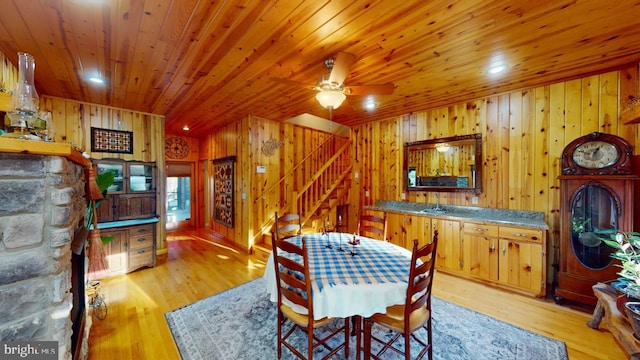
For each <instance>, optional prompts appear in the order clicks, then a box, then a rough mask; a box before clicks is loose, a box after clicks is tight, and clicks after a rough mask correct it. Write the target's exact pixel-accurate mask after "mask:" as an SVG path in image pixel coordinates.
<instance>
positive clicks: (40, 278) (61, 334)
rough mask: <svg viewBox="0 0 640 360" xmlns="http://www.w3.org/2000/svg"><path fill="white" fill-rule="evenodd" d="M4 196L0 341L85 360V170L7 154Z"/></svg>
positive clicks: (0, 210)
mask: <svg viewBox="0 0 640 360" xmlns="http://www.w3.org/2000/svg"><path fill="white" fill-rule="evenodd" d="M42 145H46V144H42ZM0 189H1V191H0V319H2V321H0V342H7V341H57V342H58V358H59V359H72V358H73V357H74V354H80V355H79V357H81V358H86V354H87V338H88V330H87V331H85V330H84V327H85V321H84V319H85V318H86V315H85V311H84V306H85V301H86V300H85V296H84V275H85V273H86V265H85V264H86V261H85V259H86V258H85V255H84V251H83V249H84V244H83V242H80V243H78V240H79V239H78V236H77V234H79V233H80V231H78V230H79V229H82V225H83V219H84V214H85V211H86V201H85V198H84V193H85V182H84V168H83V167H82V166H81V165H79V164H77V163H76V162H73V161H71V160H69V159H68V158H66V157H63V156H45V155H30V154H20V153H4V152H2V153H0ZM74 238H75V239H76V241H75V242H74ZM80 240H81V239H80ZM72 245H73V246H72ZM72 248H73V249H75V252H76V253H78V254H79V255H74V256H72ZM72 282H73V283H74V286H73V287H72ZM72 317H73V318H74V319H72ZM88 325H90V322H87V326H88ZM87 328H88V327H87ZM74 333H75V334H74ZM72 337H73V338H74V341H73V343H76V342H77V343H78V346H77V347H75V345H74V344H72ZM78 337H79V339H78ZM76 339H78V340H77V341H76ZM74 347H75V348H74Z"/></svg>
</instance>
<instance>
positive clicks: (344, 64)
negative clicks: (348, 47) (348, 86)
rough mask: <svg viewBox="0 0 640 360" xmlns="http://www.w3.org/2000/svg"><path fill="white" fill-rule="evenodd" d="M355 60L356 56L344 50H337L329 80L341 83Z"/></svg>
mask: <svg viewBox="0 0 640 360" xmlns="http://www.w3.org/2000/svg"><path fill="white" fill-rule="evenodd" d="M355 62H356V56H355V55H353V54H350V53H346V52H339V53H337V54H336V56H334V58H333V69H331V74H330V75H329V81H330V82H332V83H336V84H338V85H342V83H344V79H346V78H347V75H349V69H351V66H353V64H354V63H355Z"/></svg>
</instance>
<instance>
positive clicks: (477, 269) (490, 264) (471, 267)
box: [462, 222, 499, 281]
mask: <svg viewBox="0 0 640 360" xmlns="http://www.w3.org/2000/svg"><path fill="white" fill-rule="evenodd" d="M498 234H499V230H498V226H497V225H488V224H481V223H471V222H465V223H464V224H463V235H462V241H463V244H464V245H463V249H464V250H463V254H464V256H463V258H464V263H463V267H462V268H463V271H464V272H465V273H467V274H469V275H472V276H477V277H479V278H482V279H488V280H492V281H498V248H499V244H498V243H499V239H498Z"/></svg>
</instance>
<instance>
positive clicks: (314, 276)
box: [263, 232, 411, 319]
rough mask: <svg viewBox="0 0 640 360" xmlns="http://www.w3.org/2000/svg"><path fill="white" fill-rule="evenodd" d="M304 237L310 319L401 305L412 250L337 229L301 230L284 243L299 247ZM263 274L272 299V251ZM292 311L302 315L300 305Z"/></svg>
mask: <svg viewBox="0 0 640 360" xmlns="http://www.w3.org/2000/svg"><path fill="white" fill-rule="evenodd" d="M303 237H304V239H305V244H306V247H307V255H308V261H309V276H310V278H311V279H310V281H311V291H312V296H313V315H314V318H315V319H322V318H324V317H338V318H346V317H350V316H362V317H370V316H371V315H373V314H375V313H384V312H385V311H386V308H387V307H388V306H391V305H398V304H403V303H404V300H405V297H406V291H407V281H408V278H409V267H410V264H411V251H409V250H407V249H405V248H403V247H400V246H397V245H395V244H392V243H389V242H387V241H382V240H377V239H372V238H368V237H364V236H359V235H355V234H349V233H342V232H326V233H310V234H302V235H296V236H293V237H289V238H287V239H286V241H290V242H292V243H295V244H297V245H298V246H300V244H301V243H302V238H303ZM353 244H355V245H353ZM285 256H288V257H291V258H292V259H293V260H297V261H299V260H300V259H295V256H297V255H292V254H285ZM298 257H299V256H298ZM263 277H264V279H265V280H266V283H267V291H268V292H269V293H270V299H271V301H273V302H277V297H278V287H277V286H278V285H277V284H276V276H275V267H274V259H273V253H272V254H271V255H269V258H268V260H267V265H266V268H265V272H264V275H263ZM294 311H299V312H301V313H304V309H301V308H298V309H296V307H294Z"/></svg>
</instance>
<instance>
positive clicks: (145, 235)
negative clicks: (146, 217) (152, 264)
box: [129, 225, 153, 250]
mask: <svg viewBox="0 0 640 360" xmlns="http://www.w3.org/2000/svg"><path fill="white" fill-rule="evenodd" d="M150 246H151V247H152V246H153V225H143V226H136V227H135V228H132V229H129V249H130V250H134V249H142V248H146V247H150Z"/></svg>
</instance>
